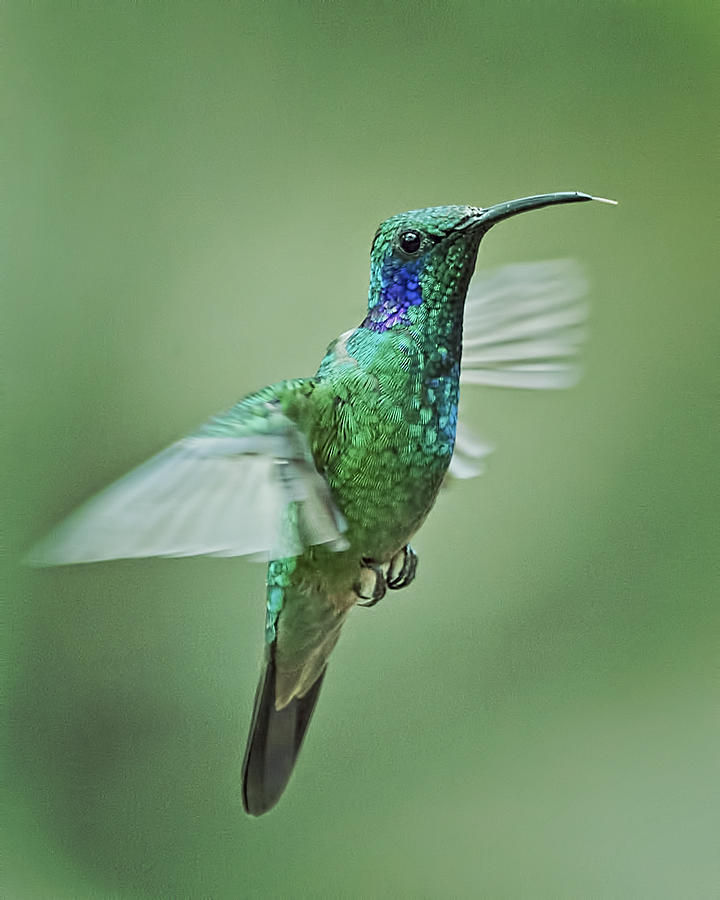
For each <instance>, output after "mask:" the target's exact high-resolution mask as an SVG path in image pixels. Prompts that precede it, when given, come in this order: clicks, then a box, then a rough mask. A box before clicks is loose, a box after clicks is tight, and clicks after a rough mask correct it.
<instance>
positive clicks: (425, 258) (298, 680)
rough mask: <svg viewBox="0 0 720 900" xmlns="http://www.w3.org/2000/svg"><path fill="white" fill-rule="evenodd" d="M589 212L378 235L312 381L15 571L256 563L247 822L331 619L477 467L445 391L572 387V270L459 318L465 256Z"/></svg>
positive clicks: (319, 673) (530, 270) (472, 303)
mask: <svg viewBox="0 0 720 900" xmlns="http://www.w3.org/2000/svg"><path fill="white" fill-rule="evenodd" d="M591 200H600V201H601V202H609V203H614V202H615V201H606V200H604V198H599V197H593V196H591V195H589V194H585V193H580V192H576V191H573V192H559V193H551V194H540V195H536V196H531V197H524V198H521V199H517V200H511V201H509V202H505V203H499V204H496V205H493V206H489V207H486V208H482V207H474V206H440V207H431V208H427V209H419V210H413V211H410V212H405V213H401V214H399V215H395V216H393V217H392V218H389V219H387V220H386V221H385V222H383V223H382V224H381V225H380V227H379V228H378V230H377V232H376V234H375V237H374V240H373V242H372V247H371V254H370V255H371V266H370V288H369V294H368V305H367V310H366V312H365V315H364V317H363V319H362V321H361V322H360V324H359V326H358V327H357V328H354V329H352V330H350V331H346V332H345V333H344V334H342V335H340V337H338V338H337V339H336V340H334V341H333V342H332V343H331V344H330V346H329V347H328V349H327V352H326V354H325V357H324V358H323V360H322V362H321V363H320V367H319V369H318V370H317V373H316V374H315V375H313V376H311V377H305V378H292V379H289V380H285V381H280V382H278V383H277V384H273V385H271V386H269V387H265V388H263V389H262V390H259V391H257V392H256V393H253V394H250V395H249V396H247V397H245V398H244V399H243V400H241V401H240V402H238V403H237V404H236V405H235V406H233V407H232V408H230V409H229V410H227V411H226V412H224V413H222V414H220V415H218V416H216V417H215V418H213V419H211V420H210V421H208V422H207V423H206V424H205V425H204V426H202V427H201V428H199V429H198V430H197V431H196V432H194V433H193V434H191V435H190V436H188V437H185V438H184V439H182V440H179V441H177V442H175V443H174V444H172V445H171V446H170V447H168V448H167V449H165V450H164V451H162V452H160V453H159V454H157V455H156V456H154V457H152V458H151V459H150V460H149V461H147V462H146V463H144V464H142V465H140V466H139V467H138V468H136V469H134V470H133V471H131V472H130V473H129V474H127V475H125V476H124V477H122V478H120V479H119V480H118V481H116V482H114V483H113V484H111V485H110V486H109V487H107V488H106V489H105V490H103V491H101V492H100V493H99V494H97V495H96V496H94V497H92V498H91V499H89V500H88V501H86V502H85V503H84V504H83V505H82V506H80V507H79V508H78V509H77V510H76V511H75V512H74V513H72V514H71V515H70V516H69V517H68V518H67V519H66V520H65V521H64V522H62V523H61V524H60V525H59V526H57V527H56V528H55V529H54V531H52V532H50V534H49V535H48V536H47V537H46V538H44V539H43V540H41V541H40V543H39V544H37V545H36V546H35V547H34V548H33V550H31V551H30V553H29V555H28V558H27V561H28V562H29V563H31V564H34V565H44V566H45V565H61V564H67V563H81V562H96V561H100V560H107V559H116V558H129V557H148V556H175V557H179V556H196V555H209V556H240V555H249V556H255V557H260V558H262V559H264V560H265V561H267V564H268V566H267V590H266V601H265V602H266V616H265V634H264V654H263V664H262V672H261V676H260V680H259V684H258V687H257V691H256V696H255V703H254V709H253V713H252V721H251V725H250V732H249V736H248V740H247V746H246V750H245V757H244V762H243V766H242V800H243V805H244V808H245V810H246V811H247V812H248V813H249V814H251V815H253V816H259V815H261V814H263V813H266V812H267V811H268V810H270V809H271V808H272V807H273V806H274V805H275V804H276V803H277V801H278V800H279V799H280V797H281V795H282V793H283V792H284V790H285V788H286V786H287V784H288V781H289V779H290V776H291V773H292V771H293V768H294V766H295V763H296V760H297V758H298V754H299V752H300V748H301V746H302V743H303V739H304V736H305V733H306V729H307V727H308V723H309V721H310V718H311V717H312V715H313V711H314V709H315V705H316V703H317V701H318V696H319V693H320V688H321V686H322V683H323V679H324V677H325V674H326V671H327V665H328V659H329V656H330V654H331V652H332V650H333V648H334V647H335V644H336V643H337V641H338V638H339V635H340V631H341V628H342V626H343V624H344V622H345V620H346V619H347V617H348V614H349V612H350V610H351V609H352V608H353V607H354V606H356V605H359V606H364V607H372V606H374V605H375V604H377V603H378V602H380V600H382V598H383V597H384V596H385V593H386V591H387V590H388V589H389V590H393V591H394V590H399V589H401V588H404V587H406V586H407V585H409V584H410V583H411V582H412V581H413V579H414V577H415V574H416V572H417V567H418V557H417V554H416V553H415V551H414V550H413V548H412V546H411V544H410V540H411V539H412V537H413V535H414V534H415V533H416V532H417V530H418V529H419V528H420V526H421V525H422V523H423V521H424V520H425V518H426V517H427V515H428V513H429V512H430V509H431V508H432V506H433V504H434V503H435V500H436V498H437V496H438V492H439V491H440V488H441V485H442V484H443V482H444V480H445V478H446V476H447V474H448V472H450V473H451V474H454V475H457V476H458V477H468V476H470V475H474V474H477V472H478V471H479V466H481V461H482V459H483V458H484V456H485V455H486V454H487V453H488V452H489V448H488V446H487V445H485V444H483V443H481V442H480V443H479V442H477V440H476V439H474V438H472V437H470V435H469V433H468V432H466V431H465V430H464V429H463V427H462V423H461V427H460V429H458V401H459V392H460V382H461V381H463V382H467V383H471V384H472V383H475V384H485V385H495V386H501V387H520V388H534V387H562V386H565V384H566V383H567V382H568V381H569V380H571V378H572V374H571V372H572V368H571V366H570V365H569V364H568V359H569V358H570V357H571V356H572V355H573V354H574V353H575V352H576V350H577V347H578V343H579V341H580V339H581V336H580V332H579V330H578V329H579V327H580V326H581V325H582V320H583V318H584V310H583V308H581V307H579V306H578V305H577V303H575V300H576V299H577V297H578V295H582V292H583V288H582V286H580V285H578V279H577V273H573V270H572V267H570V268H568V265H567V264H566V263H559V264H554V265H553V264H548V263H538V264H530V265H527V266H525V267H522V266H519V267H518V266H516V267H509V268H508V269H507V270H506V271H504V272H501V273H500V274H499V275H498V276H496V277H495V279H494V280H493V279H490V280H489V281H488V280H486V282H485V284H484V287H482V289H481V290H480V292H479V294H478V296H477V297H476V298H475V299H473V298H472V297H471V298H470V299H469V300H468V301H467V303H466V299H467V295H468V287H469V284H470V279H471V277H472V275H473V272H474V269H475V263H476V257H477V254H478V248H479V245H480V241H481V239H482V238H483V236H484V235H485V234H486V232H487V231H488V230H489V229H490V228H492V227H493V226H494V225H496V224H497V223H498V222H501V221H503V220H504V219H508V218H510V217H512V216H515V215H517V214H518V213H522V212H526V211H529V210H534V209H540V208H541V207H546V206H550V205H554V204H565V203H580V202H586V201H591ZM573 279H574V280H573ZM466 307H467V309H466ZM464 313H465V314H466V315H464ZM464 318H465V319H466V322H465V336H464V337H463V324H464ZM463 351H464V353H463ZM463 357H464V358H463ZM461 364H462V367H461Z"/></svg>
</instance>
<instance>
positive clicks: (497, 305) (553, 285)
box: [449, 259, 588, 478]
mask: <svg viewBox="0 0 720 900" xmlns="http://www.w3.org/2000/svg"><path fill="white" fill-rule="evenodd" d="M586 293H587V281H586V279H585V277H584V275H583V273H582V271H581V269H580V267H579V266H578V264H577V263H575V262H574V261H573V260H568V259H556V260H547V261H545V262H538V263H518V264H516V265H511V266H505V267H503V268H501V269H497V270H495V271H494V272H489V273H487V274H485V275H482V274H481V275H479V276H476V277H475V278H474V279H473V282H472V284H471V285H470V290H469V291H468V296H467V300H466V301H465V324H464V328H463V355H462V368H461V370H460V383H461V384H478V385H486V386H488V387H509V388H526V389H531V390H539V389H551V390H557V389H559V388H566V387H571V386H572V385H573V384H575V383H576V382H577V381H578V379H579V377H580V365H579V361H578V357H579V354H580V350H581V348H582V344H583V342H584V341H585V338H586V336H587V327H586V323H587V318H588V304H587V302H586V301H585V294H586ZM491 452H492V447H491V446H490V445H489V444H487V443H485V442H484V441H482V440H480V439H478V438H476V437H474V436H473V434H472V432H471V431H470V430H469V428H468V427H467V425H466V424H465V423H464V421H463V419H462V415H461V417H460V421H459V423H458V430H457V437H456V441H455V451H454V454H453V458H452V461H451V463H450V469H449V471H450V474H451V475H454V476H455V477H456V478H471V477H473V476H474V475H479V474H480V473H481V472H482V471H483V470H484V459H485V457H487V456H488V455H489V453H491Z"/></svg>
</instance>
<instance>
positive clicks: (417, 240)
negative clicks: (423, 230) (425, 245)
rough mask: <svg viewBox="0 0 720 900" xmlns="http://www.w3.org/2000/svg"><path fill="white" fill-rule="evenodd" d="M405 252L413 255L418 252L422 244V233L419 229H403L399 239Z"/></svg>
mask: <svg viewBox="0 0 720 900" xmlns="http://www.w3.org/2000/svg"><path fill="white" fill-rule="evenodd" d="M398 243H399V244H400V249H401V250H402V251H403V253H407V254H409V255H412V254H413V253H417V252H418V250H419V249H420V245H421V244H422V235H421V234H420V232H419V231H412V230H411V231H403V232H402V234H401V235H400V239H399V241H398Z"/></svg>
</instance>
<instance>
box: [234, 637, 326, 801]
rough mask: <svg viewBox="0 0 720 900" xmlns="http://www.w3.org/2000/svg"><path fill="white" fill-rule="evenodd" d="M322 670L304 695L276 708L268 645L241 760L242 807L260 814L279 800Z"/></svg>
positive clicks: (272, 656)
mask: <svg viewBox="0 0 720 900" xmlns="http://www.w3.org/2000/svg"><path fill="white" fill-rule="evenodd" d="M324 677H325V670H324V669H323V672H322V674H321V675H320V677H319V678H318V679H317V681H316V682H315V684H313V686H312V687H311V688H310V690H309V691H308V692H307V694H305V696H304V697H296V698H295V699H294V700H291V701H290V703H288V705H287V706H284V707H283V708H282V709H275V647H274V646H271V647H270V648H269V653H268V658H267V662H266V663H265V670H264V671H263V673H262V675H261V676H260V683H259V684H258V688H257V693H256V694H255V708H254V710H253V717H252V724H251V725H250V734H249V736H248V742H247V747H246V748H245V759H244V761H243V806H244V807H245V811H246V812H248V813H250V815H251V816H261V815H262V814H263V813H266V812H267V811H268V810H269V809H272V808H273V806H275V804H276V803H277V802H278V800H279V799H280V797H281V796H282V793H283V791H284V790H285V788H286V786H287V783H288V781H289V780H290V775H291V774H292V770H293V768H294V766H295V761H296V760H297V758H298V754H299V753H300V747H301V746H302V742H303V738H304V737H305V731H306V729H307V727H308V722H309V721H310V718H311V716H312V714H313V710H314V709H315V704H316V703H317V699H318V694H319V693H320V687H321V685H322V682H323V678H324Z"/></svg>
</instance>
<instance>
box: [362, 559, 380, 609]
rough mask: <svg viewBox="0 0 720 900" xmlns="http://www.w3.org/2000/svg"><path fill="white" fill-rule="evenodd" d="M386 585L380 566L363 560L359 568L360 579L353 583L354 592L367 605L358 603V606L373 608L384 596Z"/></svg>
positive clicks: (368, 560) (369, 560)
mask: <svg viewBox="0 0 720 900" xmlns="http://www.w3.org/2000/svg"><path fill="white" fill-rule="evenodd" d="M386 590H387V585H386V584H385V574H384V572H383V570H382V566H379V565H378V564H377V563H376V562H373V560H371V559H363V561H362V564H361V566H360V578H359V579H358V580H357V581H356V582H355V585H354V591H355V593H356V594H357V595H358V597H359V598H360V599H361V600H367V601H368V602H367V603H358V606H375V604H376V603H379V602H380V600H382V598H383V597H384V596H385V591H386Z"/></svg>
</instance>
